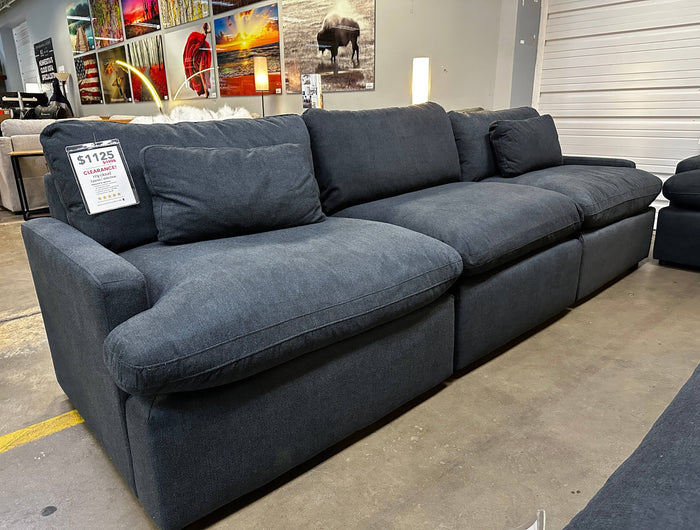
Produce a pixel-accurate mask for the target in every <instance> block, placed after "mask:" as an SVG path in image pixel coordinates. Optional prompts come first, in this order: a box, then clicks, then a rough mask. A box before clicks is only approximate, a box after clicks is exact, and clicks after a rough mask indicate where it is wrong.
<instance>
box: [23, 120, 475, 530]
mask: <svg viewBox="0 0 700 530" xmlns="http://www.w3.org/2000/svg"><path fill="white" fill-rule="evenodd" d="M94 138H96V139H97V140H98V141H100V140H106V139H118V140H120V142H121V145H122V149H123V152H124V157H125V160H126V163H127V164H128V166H129V169H130V173H131V175H132V177H133V179H134V184H135V187H136V189H137V192H138V195H139V199H140V203H139V204H138V205H135V206H131V207H127V208H123V209H117V210H113V211H109V212H105V213H101V214H96V215H88V214H87V212H86V210H85V207H84V205H83V203H82V200H81V198H80V192H79V190H78V189H77V186H76V183H75V178H74V177H73V174H72V172H71V170H70V166H69V165H68V160H67V157H66V154H65V147H66V146H68V145H77V144H82V143H85V142H91V141H93V140H94ZM42 144H43V146H44V150H45V153H46V157H47V160H48V162H49V166H50V169H51V174H50V175H49V176H48V177H47V180H46V184H47V187H48V189H49V190H50V193H49V194H48V196H49V198H50V200H51V211H52V214H53V216H54V217H53V218H43V219H35V220H32V221H29V222H27V223H25V224H24V225H23V226H22V233H23V237H24V240H25V246H26V249H27V254H28V257H29V261H30V266H31V269H32V275H33V278H34V283H35V287H36V290H37V295H38V298H39V303H40V305H41V310H42V316H43V318H44V322H45V327H46V331H47V336H48V339H49V345H50V349H51V355H52V358H53V361H54V367H55V370H56V375H57V378H58V380H59V383H60V384H61V386H62V388H63V389H64V391H65V392H66V394H67V395H68V397H69V398H70V399H71V401H72V403H73V404H74V406H75V407H76V408H77V410H78V411H79V412H80V413H81V415H82V416H83V417H84V418H85V420H86V423H87V425H88V426H89V427H90V428H91V430H92V431H93V432H94V434H95V436H96V437H97V438H98V440H99V441H100V442H101V443H102V445H103V446H104V448H105V450H106V451H107V453H108V455H109V456H110V457H111V458H112V459H113V461H114V463H115V465H116V466H117V468H118V469H119V471H120V472H121V473H122V474H123V475H124V477H125V480H126V481H127V483H128V484H129V485H130V486H131V487H132V489H133V490H134V493H135V495H136V496H137V497H138V499H139V501H140V502H141V503H142V505H143V506H144V508H145V509H146V511H147V512H148V514H149V515H150V516H151V517H152V518H153V519H154V521H155V522H156V523H157V524H158V525H159V526H161V527H163V528H180V527H183V526H185V525H187V524H189V523H191V522H193V521H195V520H196V519H198V518H200V517H202V516H204V515H206V514H207V513H209V512H211V511H213V510H215V509H217V508H219V507H221V506H222V505H224V504H226V503H228V502H230V501H232V500H234V499H236V498H237V497H239V496H241V495H243V494H245V493H248V492H250V491H252V490H253V489H255V488H257V487H260V486H262V485H264V484H265V483H267V482H269V481H270V480H272V479H274V478H276V477H278V476H279V475H280V474H282V473H284V472H286V471H288V470H290V469H292V468H293V467H294V466H296V465H299V464H301V463H302V462H304V461H306V460H307V459H309V458H311V457H312V456H314V455H316V454H318V453H319V452H321V451H323V450H325V449H327V448H328V447H330V446H331V445H332V444H334V443H336V442H338V441H340V440H342V439H343V438H344V437H346V436H348V435H350V434H352V433H353V432H355V431H357V430H358V429H361V428H363V427H365V426H367V425H369V424H371V423H372V422H375V421H377V420H379V419H380V418H381V417H382V416H384V415H386V414H388V413H389V412H391V411H392V410H394V409H396V408H397V407H399V406H400V405H402V404H404V403H406V402H407V401H409V400H411V399H414V398H415V397H416V396H419V395H420V394H421V393H423V392H426V391H427V390H429V389H430V388H432V387H434V386H435V385H437V384H438V383H440V382H441V381H443V380H444V379H445V378H446V377H448V376H449V375H450V374H451V372H452V362H453V352H454V334H453V331H454V299H453V296H452V295H451V294H450V293H449V289H450V287H451V286H452V285H453V283H454V282H455V281H456V279H457V278H458V277H459V275H460V273H461V271H462V259H461V257H460V255H459V253H458V252H457V251H456V250H454V249H453V248H451V247H450V246H449V245H446V244H445V243H442V242H440V241H438V240H436V239H434V238H431V237H429V236H426V235H423V234H419V233H417V232H414V231H411V230H408V229H406V228H402V227H399V226H393V225H388V224H382V223H377V222H373V221H368V220H354V219H345V218H332V219H327V218H326V217H325V216H324V215H323V214H322V212H321V209H320V200H319V196H318V187H317V185H316V181H315V179H314V175H313V166H312V154H311V151H310V147H309V137H308V133H307V130H306V127H305V126H304V123H303V121H302V120H301V118H299V117H298V116H281V117H272V118H266V119H258V120H226V121H219V122H203V123H180V124H173V125H169V124H168V125H163V124H156V125H135V124H133V125H132V124H119V123H90V124H84V123H79V122H74V123H71V122H62V123H56V124H54V125H52V126H50V127H49V128H48V129H47V130H46V131H45V132H44V134H43V135H42ZM156 144H158V146H156ZM163 153H168V154H170V159H169V160H167V161H166V160H162V159H159V157H160V156H161V155H162V154H163ZM175 154H177V156H180V157H184V158H182V159H177V160H181V161H180V162H178V163H177V164H175V165H174V166H173V167H171V165H169V163H170V162H172V161H173V160H176V157H175ZM230 157H233V159H235V160H237V161H238V163H237V164H231V163H230V160H231V158H230ZM187 160H190V162H189V163H188V162H187ZM188 164H189V165H188ZM244 197H245V199H244ZM300 198H302V199H303V200H302V201H301V202H302V203H303V204H305V205H306V206H305V207H304V208H302V209H301V210H300V209H299V208H298V206H299V203H300V201H299V200H300ZM241 201H243V202H241ZM246 201H247V202H246ZM314 201H315V204H314ZM232 204H236V205H237V206H236V207H231V205H232ZM270 208H272V210H270ZM156 212H157V214H156ZM227 232H228V233H227Z"/></svg>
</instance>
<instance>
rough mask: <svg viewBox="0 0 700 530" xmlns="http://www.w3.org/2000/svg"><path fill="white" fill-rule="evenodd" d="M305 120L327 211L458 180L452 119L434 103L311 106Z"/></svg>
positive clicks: (305, 113) (304, 116) (457, 161)
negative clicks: (343, 107)
mask: <svg viewBox="0 0 700 530" xmlns="http://www.w3.org/2000/svg"><path fill="white" fill-rule="evenodd" d="M303 119H304V122H305V123H306V126H307V127H308V129H309V134H310V136H311V149H312V151H313V156H314V168H315V172H316V178H317V180H318V182H319V187H320V188H321V202H322V204H323V209H324V210H325V211H326V212H327V213H333V212H335V211H338V210H340V209H341V208H346V207H348V206H352V205H353V204H359V203H362V202H368V201H373V200H377V199H382V198H384V197H390V196H392V195H398V194H400V193H405V192H408V191H413V190H417V189H421V188H427V187H429V186H436V185H438V184H444V183H446V182H452V181H456V180H459V158H458V156H457V148H456V147H455V142H454V137H453V135H452V128H451V126H450V120H449V119H448V118H447V114H446V113H445V111H444V109H443V108H442V107H441V106H440V105H438V104H436V103H424V104H422V105H413V106H410V107H396V108H388V109H376V110H363V111H327V110H322V109H309V110H307V111H306V112H304V115H303Z"/></svg>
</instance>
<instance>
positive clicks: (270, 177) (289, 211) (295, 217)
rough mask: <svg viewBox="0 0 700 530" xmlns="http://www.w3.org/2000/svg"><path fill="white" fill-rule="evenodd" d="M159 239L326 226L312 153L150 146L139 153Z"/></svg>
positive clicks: (285, 148) (282, 148)
mask: <svg viewBox="0 0 700 530" xmlns="http://www.w3.org/2000/svg"><path fill="white" fill-rule="evenodd" d="M141 161H142V165H143V168H144V175H145V177H146V183H147V185H148V187H149V190H150V191H151V195H152V197H153V213H154V217H155V221H156V226H157V228H158V239H159V240H160V241H163V242H165V243H190V242H194V241H202V240H206V239H214V238H217V237H229V236H237V235H244V234H252V233H256V232H264V231H267V230H275V229H279V228H290V227H292V226H299V225H305V224H310V223H316V222H319V221H323V220H324V219H325V216H324V214H323V212H322V211H321V202H320V199H319V193H318V185H317V184H316V180H315V179H314V173H313V167H312V159H311V153H310V151H309V149H308V147H303V146H301V145H298V144H280V145H273V146H264V147H252V148H247V149H243V148H236V147H225V148H215V149H212V148H203V147H172V146H149V147H145V148H144V149H143V150H142V151H141Z"/></svg>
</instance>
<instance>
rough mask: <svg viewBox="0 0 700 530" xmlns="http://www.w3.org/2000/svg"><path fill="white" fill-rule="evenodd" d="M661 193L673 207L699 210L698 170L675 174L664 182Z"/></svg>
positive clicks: (699, 174) (699, 177) (699, 181)
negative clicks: (662, 192)
mask: <svg viewBox="0 0 700 530" xmlns="http://www.w3.org/2000/svg"><path fill="white" fill-rule="evenodd" d="M663 191H664V197H666V198H667V199H668V200H669V201H670V202H671V204H672V205H673V206H677V207H679V208H688V209H689V210H700V169H696V170H692V171H687V172H684V173H676V174H675V175H673V176H672V177H670V178H669V179H668V180H667V181H666V182H664V187H663Z"/></svg>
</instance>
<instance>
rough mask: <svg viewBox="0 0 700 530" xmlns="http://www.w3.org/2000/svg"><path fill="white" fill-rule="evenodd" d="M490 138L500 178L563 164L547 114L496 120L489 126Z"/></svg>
mask: <svg viewBox="0 0 700 530" xmlns="http://www.w3.org/2000/svg"><path fill="white" fill-rule="evenodd" d="M489 137H490V139H491V147H493V154H494V157H495V159H496V165H497V166H498V171H499V173H500V175H501V176H502V177H516V176H518V175H522V174H523V173H527V172H528V171H533V170H536V169H544V168H546V167H552V166H561V165H562V163H563V157H562V154H561V146H560V145H559V135H558V134H557V128H556V126H555V125H554V120H553V119H552V117H551V116H550V115H549V114H545V115H544V116H537V117H535V118H528V119H526V120H498V121H495V122H493V123H492V124H491V125H490V126H489Z"/></svg>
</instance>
